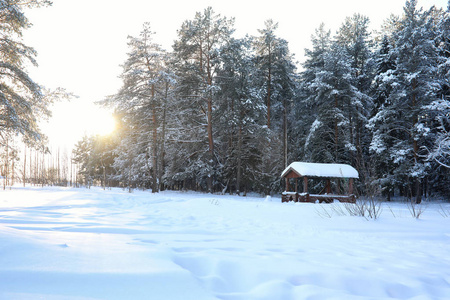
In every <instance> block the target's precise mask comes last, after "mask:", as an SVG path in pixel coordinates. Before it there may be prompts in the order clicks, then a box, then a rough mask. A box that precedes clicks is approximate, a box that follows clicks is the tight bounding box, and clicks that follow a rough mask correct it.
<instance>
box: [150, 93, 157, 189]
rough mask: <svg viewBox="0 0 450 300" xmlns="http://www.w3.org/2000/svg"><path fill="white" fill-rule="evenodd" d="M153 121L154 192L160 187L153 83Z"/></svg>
mask: <svg viewBox="0 0 450 300" xmlns="http://www.w3.org/2000/svg"><path fill="white" fill-rule="evenodd" d="M151 101H152V123H153V142H152V165H153V183H152V193H157V192H159V188H158V147H157V145H158V122H157V118H156V104H155V85H154V84H153V85H152V100H151Z"/></svg>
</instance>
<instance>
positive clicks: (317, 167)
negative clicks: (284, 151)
mask: <svg viewBox="0 0 450 300" xmlns="http://www.w3.org/2000/svg"><path fill="white" fill-rule="evenodd" d="M291 171H294V172H295V173H296V174H297V175H298V177H305V176H306V177H325V178H326V177H329V178H359V175H358V171H356V169H355V168H353V167H352V166H350V165H347V164H323V163H321V164H318V163H306V162H293V163H291V164H290V165H289V166H288V167H287V168H286V169H285V170H284V171H283V173H281V177H282V178H284V177H286V176H287V175H288V174H289V173H290V172H291Z"/></svg>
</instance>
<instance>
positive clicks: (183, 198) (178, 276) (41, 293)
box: [0, 187, 450, 300]
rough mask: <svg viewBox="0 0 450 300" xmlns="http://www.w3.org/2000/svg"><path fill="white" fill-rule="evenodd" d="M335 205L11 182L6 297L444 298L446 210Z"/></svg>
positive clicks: (2, 204)
mask: <svg viewBox="0 0 450 300" xmlns="http://www.w3.org/2000/svg"><path fill="white" fill-rule="evenodd" d="M334 205H344V204H339V203H335V204H327V205H325V204H323V205H322V204H320V205H319V204H309V203H301V204H300V203H295V204H294V203H283V204H282V203H281V201H280V198H277V197H271V198H267V197H238V196H228V195H225V196H219V195H212V194H200V193H193V192H192V193H188V192H162V193H159V194H152V193H150V192H148V191H134V192H133V193H128V192H126V191H123V190H121V189H112V190H106V191H103V190H101V189H98V188H93V189H71V188H34V187H27V188H19V187H14V188H12V190H6V191H0V299H13V300H14V299H21V300H22V299H50V300H54V299H70V300H74V299H77V300H79V299H230V300H231V299H233V300H236V299H242V300H252V299H270V300H275V299H448V295H450V258H449V256H448V253H449V251H450V218H449V217H445V216H448V215H450V213H449V212H450V204H445V203H441V204H433V203H430V204H427V206H426V210H425V211H424V212H423V214H422V215H421V216H420V219H415V218H412V217H411V214H410V212H409V211H408V208H407V207H406V205H404V204H400V203H397V204H395V203H394V204H389V205H386V204H384V205H383V211H382V214H381V215H380V218H379V219H377V220H376V221H367V220H366V219H364V218H360V217H350V216H345V215H341V214H334V213H333V210H332V207H333V206H334ZM323 209H325V210H328V211H329V212H330V215H332V216H331V217H330V218H328V217H324V216H323V215H324V214H320V213H319V212H320V211H322V210H323ZM444 212H446V213H444Z"/></svg>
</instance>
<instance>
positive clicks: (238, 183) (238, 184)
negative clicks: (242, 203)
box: [236, 124, 242, 195]
mask: <svg viewBox="0 0 450 300" xmlns="http://www.w3.org/2000/svg"><path fill="white" fill-rule="evenodd" d="M241 152H242V124H239V131H238V149H237V174H236V194H238V195H239V194H240V187H241V176H242V158H241Z"/></svg>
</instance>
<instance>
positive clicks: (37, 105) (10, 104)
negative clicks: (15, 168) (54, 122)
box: [0, 0, 50, 143]
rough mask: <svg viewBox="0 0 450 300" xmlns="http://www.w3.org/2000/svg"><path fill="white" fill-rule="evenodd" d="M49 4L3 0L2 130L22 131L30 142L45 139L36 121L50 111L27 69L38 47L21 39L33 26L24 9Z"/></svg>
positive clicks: (0, 51)
mask: <svg viewBox="0 0 450 300" xmlns="http://www.w3.org/2000/svg"><path fill="white" fill-rule="evenodd" d="M49 4H50V2H49V1H39V0H33V1H21V0H8V1H6V0H0V34H1V39H0V73H1V77H0V134H2V132H5V131H9V132H10V133H13V134H14V135H16V134H19V135H21V136H22V137H23V138H24V140H25V141H26V142H29V143H32V142H35V141H40V140H41V139H42V134H41V132H40V130H39V128H38V125H37V121H38V119H39V118H41V117H44V118H45V117H47V116H49V115H50V112H49V111H48V109H47V106H48V104H49V103H48V99H47V98H45V97H44V94H43V91H42V88H41V86H40V85H38V84H37V83H36V82H34V81H33V80H32V79H31V78H30V77H29V76H28V74H27V71H26V69H25V64H26V63H27V62H28V63H31V64H33V65H37V63H36V60H35V57H36V51H35V50H34V49H33V48H31V47H28V46H26V45H25V44H23V42H22V40H21V38H22V32H23V30H25V29H27V28H28V27H30V26H31V24H30V23H29V21H28V19H27V18H26V16H25V15H24V12H23V10H24V8H29V7H39V6H44V5H49Z"/></svg>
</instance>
